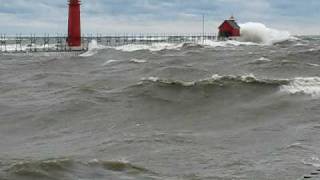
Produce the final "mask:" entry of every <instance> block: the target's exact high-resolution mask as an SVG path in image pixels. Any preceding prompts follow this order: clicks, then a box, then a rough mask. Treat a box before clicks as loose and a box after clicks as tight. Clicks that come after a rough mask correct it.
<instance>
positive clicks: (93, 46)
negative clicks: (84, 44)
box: [79, 40, 107, 57]
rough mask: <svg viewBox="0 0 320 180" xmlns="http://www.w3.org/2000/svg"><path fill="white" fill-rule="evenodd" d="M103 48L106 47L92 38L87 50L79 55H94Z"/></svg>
mask: <svg viewBox="0 0 320 180" xmlns="http://www.w3.org/2000/svg"><path fill="white" fill-rule="evenodd" d="M105 48H107V47H106V46H103V45H100V44H98V42H97V40H92V41H91V42H90V43H89V45H88V51H87V52H85V53H83V54H80V55H79V56H81V57H90V56H94V55H95V54H97V53H98V50H100V49H105Z"/></svg>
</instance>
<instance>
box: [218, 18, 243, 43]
mask: <svg viewBox="0 0 320 180" xmlns="http://www.w3.org/2000/svg"><path fill="white" fill-rule="evenodd" d="M239 36H240V26H239V25H238V24H237V22H236V20H235V19H234V17H233V16H231V17H230V19H229V20H225V21H224V22H223V23H222V24H221V25H220V26H219V38H232V37H239Z"/></svg>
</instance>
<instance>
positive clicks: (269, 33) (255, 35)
mask: <svg viewBox="0 0 320 180" xmlns="http://www.w3.org/2000/svg"><path fill="white" fill-rule="evenodd" d="M240 27H241V37H240V41H243V42H254V43H259V44H264V45H273V44H275V43H279V42H283V41H287V40H296V39H297V38H295V37H293V36H291V35H290V33H289V32H288V31H280V30H277V29H272V28H268V27H266V25H264V24H262V23H257V22H248V23H244V24H240Z"/></svg>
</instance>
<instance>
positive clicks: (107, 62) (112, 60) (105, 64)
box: [102, 59, 121, 66]
mask: <svg viewBox="0 0 320 180" xmlns="http://www.w3.org/2000/svg"><path fill="white" fill-rule="evenodd" d="M115 62H121V60H115V59H110V60H108V61H106V62H105V63H103V64H102V66H107V65H109V64H111V63H115Z"/></svg>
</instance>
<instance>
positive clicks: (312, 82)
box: [281, 77, 320, 97]
mask: <svg viewBox="0 0 320 180" xmlns="http://www.w3.org/2000/svg"><path fill="white" fill-rule="evenodd" d="M281 91H283V92H287V93H290V94H308V95H311V96H313V97H319V96H320V77H305V78H302V77H299V78H295V79H293V80H292V81H291V82H290V83H289V84H288V85H283V86H281Z"/></svg>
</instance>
